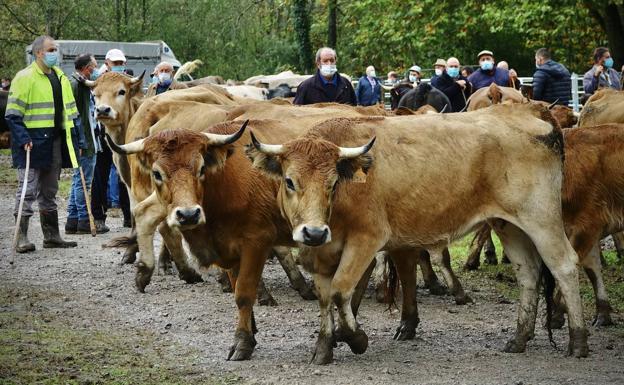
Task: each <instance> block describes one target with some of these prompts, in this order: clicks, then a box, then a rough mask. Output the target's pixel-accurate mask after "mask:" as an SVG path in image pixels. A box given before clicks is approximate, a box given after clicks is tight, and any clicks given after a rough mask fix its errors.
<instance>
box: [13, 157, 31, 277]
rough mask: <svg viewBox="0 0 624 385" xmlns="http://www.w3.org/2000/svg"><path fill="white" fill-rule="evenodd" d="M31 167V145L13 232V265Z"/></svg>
mask: <svg viewBox="0 0 624 385" xmlns="http://www.w3.org/2000/svg"><path fill="white" fill-rule="evenodd" d="M29 169H30V147H27V148H26V169H25V170H24V182H23V183H22V194H21V195H20V200H19V205H18V208H17V218H16V219H15V234H13V247H11V259H10V260H9V264H11V266H12V265H13V263H14V262H15V252H16V248H17V235H18V233H19V227H20V222H21V221H22V208H23V207H24V198H25V197H26V188H27V187H28V170H29Z"/></svg>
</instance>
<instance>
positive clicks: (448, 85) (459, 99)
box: [431, 57, 472, 112]
mask: <svg viewBox="0 0 624 385" xmlns="http://www.w3.org/2000/svg"><path fill="white" fill-rule="evenodd" d="M459 67H460V66H459V60H457V58H455V57H450V58H449V59H448V60H446V61H445V60H444V59H438V60H436V62H435V64H434V65H433V68H434V70H435V75H434V76H433V77H432V78H431V85H432V86H434V87H435V88H437V89H439V90H440V91H442V92H443V93H444V95H446V96H447V97H448V98H449V100H450V101H451V105H450V106H449V110H448V112H459V111H462V110H463V109H464V107H466V100H467V99H468V97H470V92H471V90H472V86H471V85H470V82H468V79H466V78H465V77H464V76H462V75H461V74H460V73H459Z"/></svg>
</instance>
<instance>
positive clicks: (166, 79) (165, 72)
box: [145, 62, 188, 97]
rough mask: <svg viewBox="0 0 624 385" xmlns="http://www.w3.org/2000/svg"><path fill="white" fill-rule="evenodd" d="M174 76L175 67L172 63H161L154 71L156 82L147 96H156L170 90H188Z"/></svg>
mask: <svg viewBox="0 0 624 385" xmlns="http://www.w3.org/2000/svg"><path fill="white" fill-rule="evenodd" d="M174 74H175V72H174V71H173V65H171V63H167V62H161V63H159V64H158V65H157V66H156V69H155V70H154V79H156V80H155V81H154V82H153V83H152V84H150V86H149V88H148V89H147V94H146V95H145V96H146V97H147V96H154V95H159V94H162V93H163V92H165V91H169V90H179V89H183V88H188V86H187V85H186V84H184V83H180V82H178V81H177V80H175V79H174V78H173V75H174Z"/></svg>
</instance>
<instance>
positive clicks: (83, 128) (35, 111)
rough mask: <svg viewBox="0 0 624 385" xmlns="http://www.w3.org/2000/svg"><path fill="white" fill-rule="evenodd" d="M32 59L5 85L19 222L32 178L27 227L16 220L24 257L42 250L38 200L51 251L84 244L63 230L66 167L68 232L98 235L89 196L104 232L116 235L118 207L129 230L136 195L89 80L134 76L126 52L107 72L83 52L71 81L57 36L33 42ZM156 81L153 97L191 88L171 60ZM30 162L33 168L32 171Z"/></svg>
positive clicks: (108, 62)
mask: <svg viewBox="0 0 624 385" xmlns="http://www.w3.org/2000/svg"><path fill="white" fill-rule="evenodd" d="M32 54H33V56H34V58H35V60H34V61H33V63H32V64H31V65H29V66H28V67H26V68H25V69H23V70H21V71H20V72H18V73H17V74H16V75H15V78H14V79H13V80H12V81H11V79H8V78H7V79H2V88H3V89H6V90H8V91H9V98H8V101H7V108H6V112H5V117H4V118H5V119H6V121H7V124H8V126H9V128H10V130H11V143H12V160H13V167H15V168H17V170H18V189H17V193H16V202H15V209H14V216H15V219H16V221H17V218H18V207H19V200H20V192H21V190H22V186H23V185H24V183H25V182H26V181H27V183H26V184H27V186H26V188H27V190H26V195H25V198H24V202H23V208H22V212H21V218H20V222H19V223H16V225H17V226H18V227H19V231H18V242H17V247H16V250H17V251H18V252H20V253H26V252H30V251H34V250H35V245H34V244H33V243H32V242H30V241H29V240H28V227H29V223H30V218H31V217H32V215H33V214H34V211H33V207H32V206H33V203H34V202H35V201H37V204H38V206H39V214H40V218H41V227H42V232H43V236H44V241H43V247H44V248H70V247H76V246H77V242H74V241H65V240H64V239H63V238H62V237H61V234H60V231H59V219H58V218H59V215H58V206H57V203H56V194H57V192H58V181H59V177H60V173H61V169H62V168H73V169H74V173H73V177H72V183H71V189H70V193H69V199H68V202H67V221H66V223H65V233H66V234H89V233H91V226H90V220H89V215H88V208H87V199H86V198H85V194H87V195H89V196H90V197H91V199H90V204H91V207H90V208H91V211H92V215H93V219H94V225H95V230H96V232H97V233H106V232H108V231H110V229H109V227H108V226H107V225H106V218H107V212H108V211H109V210H110V209H116V208H120V209H121V211H122V212H123V216H124V219H123V226H124V227H131V213H130V204H129V199H128V192H127V190H126V188H125V185H124V184H123V183H121V181H120V179H119V176H118V175H117V172H116V170H115V165H114V163H113V162H112V153H111V151H110V149H109V147H108V144H107V143H106V141H105V140H104V135H105V132H104V131H105V127H104V126H103V125H102V124H101V123H99V122H98V121H97V119H96V108H95V98H94V95H93V92H92V91H91V88H89V87H88V86H87V85H85V84H84V82H83V81H81V80H82V79H88V80H96V79H97V78H98V77H99V76H101V75H102V74H104V73H106V72H109V71H110V72H117V73H122V74H126V75H132V71H131V70H130V69H128V68H126V62H127V60H126V57H125V55H124V53H123V52H122V51H121V50H119V49H111V50H109V51H108V52H107V54H106V56H105V60H104V64H102V66H101V67H98V63H97V61H96V59H95V57H94V56H93V55H92V54H90V53H84V54H81V55H78V56H77V57H76V59H75V61H74V68H75V71H76V73H75V76H74V77H72V78H71V79H70V78H69V77H68V76H67V75H66V74H64V73H63V71H62V70H61V69H60V68H59V67H58V64H59V61H60V60H59V52H58V45H57V43H56V42H55V41H54V39H53V38H51V37H49V36H39V37H37V38H36V39H35V41H34V42H33V44H32ZM152 79H153V81H152V84H151V85H150V87H149V89H148V95H157V94H160V93H162V92H165V91H167V90H169V89H178V88H186V86H185V85H183V84H179V83H177V82H175V81H174V80H173V67H172V66H171V64H169V63H160V64H159V65H158V66H157V67H156V69H155V70H154V72H153V73H152ZM27 157H29V158H30V165H29V166H30V167H29V168H28V173H27V174H26V159H27ZM83 178H84V185H85V186H86V187H87V191H86V192H85V191H84V188H83V180H82V179H83ZM89 190H90V191H89Z"/></svg>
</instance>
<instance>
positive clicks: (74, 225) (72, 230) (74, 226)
mask: <svg viewBox="0 0 624 385" xmlns="http://www.w3.org/2000/svg"><path fill="white" fill-rule="evenodd" d="M76 231H78V218H67V223H65V234H76Z"/></svg>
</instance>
